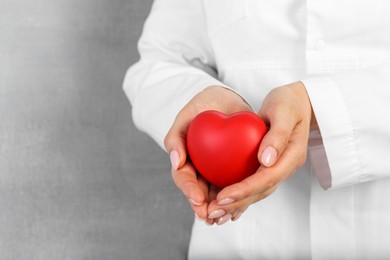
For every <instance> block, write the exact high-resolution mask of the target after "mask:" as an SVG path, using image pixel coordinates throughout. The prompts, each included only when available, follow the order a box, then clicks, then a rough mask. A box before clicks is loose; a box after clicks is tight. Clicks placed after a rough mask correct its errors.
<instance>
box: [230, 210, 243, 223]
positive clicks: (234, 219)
mask: <svg viewBox="0 0 390 260" xmlns="http://www.w3.org/2000/svg"><path fill="white" fill-rule="evenodd" d="M242 213H244V212H242V211H240V212H239V213H238V214H237V215H235V216H234V217H233V218H232V221H237V220H238V219H239V218H240V217H241V216H242Z"/></svg>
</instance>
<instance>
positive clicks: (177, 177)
mask: <svg viewBox="0 0 390 260" xmlns="http://www.w3.org/2000/svg"><path fill="white" fill-rule="evenodd" d="M172 178H173V181H174V183H175V184H176V186H177V188H178V189H179V190H181V191H182V192H183V194H184V195H185V196H186V198H187V199H188V201H189V202H190V204H191V205H193V206H201V205H203V203H204V202H205V199H206V196H207V193H206V190H205V187H204V186H205V184H204V183H203V181H202V180H198V178H197V175H196V171H195V168H194V166H193V165H192V164H191V163H190V162H187V163H186V164H184V166H183V167H181V168H180V169H178V170H175V169H172Z"/></svg>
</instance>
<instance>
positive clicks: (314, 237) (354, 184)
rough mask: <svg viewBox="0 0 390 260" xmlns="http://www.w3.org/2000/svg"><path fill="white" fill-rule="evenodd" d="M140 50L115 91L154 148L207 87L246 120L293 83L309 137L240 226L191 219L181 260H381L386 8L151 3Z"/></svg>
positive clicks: (387, 163) (388, 75)
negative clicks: (311, 117)
mask: <svg viewBox="0 0 390 260" xmlns="http://www.w3.org/2000/svg"><path fill="white" fill-rule="evenodd" d="M139 51H140V54H141V59H140V61H139V62H138V63H137V64H135V65H134V66H132V67H131V68H130V69H129V71H128V73H127V76H126V79H125V82H124V89H125V91H126V94H127V95H128V97H129V99H130V101H131V104H132V108H133V110H132V111H133V119H134V122H135V124H136V125H137V126H138V127H139V128H140V129H141V130H143V131H145V132H147V133H148V134H150V135H151V136H152V137H153V138H154V139H155V140H156V142H158V143H159V144H160V145H161V146H163V145H162V140H163V138H164V136H165V135H166V133H167V131H168V129H169V128H170V126H171V125H172V122H173V120H174V118H175V116H176V114H177V113H178V111H179V110H180V109H181V108H182V107H183V106H184V105H185V104H186V103H187V102H188V101H189V100H190V99H191V98H192V97H193V96H194V95H195V94H196V93H198V92H199V91H201V90H202V89H204V88H205V87H206V86H209V85H223V86H226V87H229V88H232V89H233V90H235V91H236V92H237V93H239V94H240V95H241V96H242V97H243V98H245V99H246V100H247V101H248V102H249V103H250V104H251V106H252V107H253V109H254V110H255V111H257V110H258V109H259V107H260V105H261V103H262V99H263V98H264V97H265V95H266V94H267V93H268V92H269V91H270V90H271V89H272V88H274V87H277V86H281V85H284V84H287V83H291V82H294V81H298V80H301V81H302V82H303V83H304V84H305V86H306V89H307V92H308V94H309V97H310V100H311V102H312V106H313V110H314V113H315V115H316V117H317V121H318V125H319V129H320V133H319V132H318V131H315V130H313V131H312V133H311V138H310V141H309V144H310V145H309V160H308V161H307V163H306V165H305V166H304V167H302V168H301V169H299V170H298V171H297V172H296V174H295V175H294V176H293V177H292V178H290V179H289V180H287V181H286V182H284V183H283V185H281V187H280V188H279V189H278V190H277V191H276V192H274V193H273V194H272V195H271V196H270V197H268V198H266V199H264V200H262V201H260V202H258V203H256V204H255V205H252V206H251V207H250V208H249V209H248V210H247V211H246V212H245V213H244V215H243V216H242V217H241V219H240V220H239V221H237V222H232V223H227V224H225V225H223V226H213V227H209V226H206V225H205V224H204V223H201V222H199V221H195V223H194V226H193V230H192V238H191V243H190V247H189V258H190V259H384V258H386V259H390V178H389V177H390V115H389V113H390V1H388V0H376V1H367V0H365V1H363V0H337V1H336V0H327V1H314V0H307V1H302V0H274V1H259V0H204V1H200V0H156V1H155V3H154V5H153V8H152V11H151V14H150V16H149V18H148V20H147V22H146V24H145V27H144V31H143V34H142V37H141V39H140V42H139ZM321 137H322V138H321Z"/></svg>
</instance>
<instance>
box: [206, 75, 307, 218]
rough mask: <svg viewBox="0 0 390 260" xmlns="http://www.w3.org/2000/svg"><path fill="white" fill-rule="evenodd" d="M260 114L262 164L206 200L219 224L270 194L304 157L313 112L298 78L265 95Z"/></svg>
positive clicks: (260, 159) (260, 154) (303, 160)
mask: <svg viewBox="0 0 390 260" xmlns="http://www.w3.org/2000/svg"><path fill="white" fill-rule="evenodd" d="M259 116H260V117H261V118H263V120H265V122H267V124H268V125H269V131H268V133H267V134H266V135H265V136H264V138H263V140H262V142H261V145H260V148H259V152H258V158H259V161H260V163H261V166H260V167H259V169H258V170H257V171H256V173H254V174H253V175H251V176H249V177H248V178H246V179H244V180H243V181H241V182H239V183H236V184H233V185H230V186H228V187H226V188H224V189H223V190H221V191H220V192H219V193H218V194H217V196H216V199H215V200H213V201H212V202H211V203H210V204H209V206H208V212H209V216H208V217H209V218H210V219H213V220H214V222H216V223H218V224H223V223H225V222H227V221H228V220H229V219H232V220H236V219H238V217H239V216H241V214H242V213H243V212H244V211H245V209H246V208H248V206H250V205H251V204H253V203H255V202H258V201H260V200H262V199H264V198H266V197H267V196H269V195H270V194H272V192H274V191H275V190H276V189H277V187H278V186H279V185H280V184H281V183H282V182H283V181H284V180H286V179H287V178H288V177H290V176H291V175H292V174H293V173H294V172H295V171H296V169H298V168H299V167H301V166H302V165H303V164H304V163H305V161H306V154H307V143H308V138H309V130H310V124H311V122H312V121H314V115H313V113H312V108H311V104H310V100H309V97H308V95H307V93H306V90H305V87H304V85H303V84H302V83H301V82H295V83H292V84H289V85H285V86H282V87H278V88H275V89H273V90H272V91H271V92H270V93H269V94H268V95H267V96H266V98H265V99H264V101H263V104H262V107H261V109H260V111H259ZM312 117H313V119H312ZM210 223H211V222H210Z"/></svg>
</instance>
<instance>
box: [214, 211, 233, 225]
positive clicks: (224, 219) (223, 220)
mask: <svg viewBox="0 0 390 260" xmlns="http://www.w3.org/2000/svg"><path fill="white" fill-rule="evenodd" d="M231 218H232V214H230V213H228V214H225V215H223V216H222V217H221V218H220V219H219V220H218V222H217V224H218V225H219V226H220V225H223V224H225V223H226V222H228V221H229V220H230V219H231Z"/></svg>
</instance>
